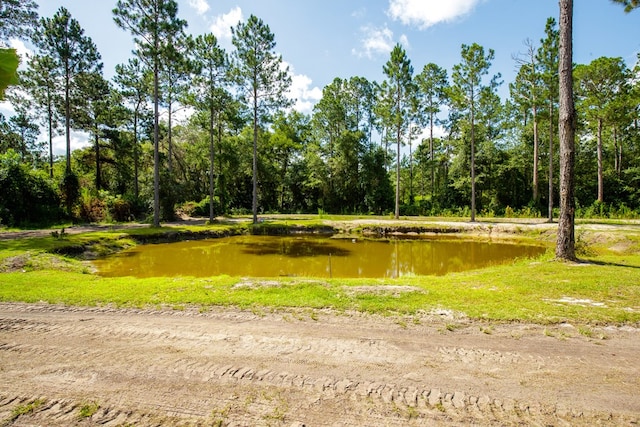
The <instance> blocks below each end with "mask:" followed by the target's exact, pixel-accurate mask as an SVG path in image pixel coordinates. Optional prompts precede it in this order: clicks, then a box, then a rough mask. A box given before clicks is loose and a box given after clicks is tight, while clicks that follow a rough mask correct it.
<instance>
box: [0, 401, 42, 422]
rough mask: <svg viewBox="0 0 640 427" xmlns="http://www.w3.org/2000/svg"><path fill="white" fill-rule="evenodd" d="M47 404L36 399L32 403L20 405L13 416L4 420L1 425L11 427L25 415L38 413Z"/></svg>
mask: <svg viewBox="0 0 640 427" xmlns="http://www.w3.org/2000/svg"><path fill="white" fill-rule="evenodd" d="M44 403H45V401H44V400H43V399H36V400H34V401H32V402H29V403H27V404H25V405H18V406H16V407H15V408H14V409H13V410H12V411H11V415H10V416H9V417H8V418H7V419H6V420H4V422H2V423H0V426H3V427H4V426H10V425H12V424H13V423H14V422H15V421H16V420H17V419H18V418H20V417H21V416H23V415H29V414H31V413H33V412H35V411H36V409H38V408H39V407H40V406H42V405H43V404H44Z"/></svg>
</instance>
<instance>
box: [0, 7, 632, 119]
mask: <svg viewBox="0 0 640 427" xmlns="http://www.w3.org/2000/svg"><path fill="white" fill-rule="evenodd" d="M36 2H37V3H38V4H39V6H40V9H39V13H40V15H41V16H47V17H50V16H52V15H53V14H54V13H55V11H56V10H57V9H58V8H59V7H60V6H64V7H66V8H67V9H68V10H69V11H70V12H71V15H72V16H73V17H74V18H75V19H77V20H78V21H79V22H80V25H81V26H82V27H83V28H84V29H85V32H86V34H87V35H88V36H90V37H91V38H92V39H93V41H94V42H95V43H96V45H97V47H98V50H99V51H100V53H101V54H102V59H103V62H104V66H105V68H104V70H105V74H106V76H107V77H111V76H112V75H113V72H114V67H115V65H116V64H119V63H124V62H126V61H127V60H128V58H129V57H131V50H132V48H133V43H132V39H131V36H130V35H129V34H128V33H126V32H125V31H123V30H121V29H119V28H117V27H116V26H115V24H114V23H113V18H112V16H113V15H112V13H111V10H112V9H113V8H114V7H115V5H116V0H94V1H87V0H36ZM178 4H179V16H180V17H181V18H183V19H186V20H187V21H188V23H189V27H188V29H187V31H188V32H190V33H192V34H196V35H197V34H203V33H207V32H213V33H214V34H216V36H218V39H219V41H220V44H221V45H222V46H223V47H225V48H226V49H227V50H228V51H230V50H231V42H230V31H229V27H230V26H233V25H235V24H236V23H237V22H238V21H239V20H246V19H247V18H248V17H249V16H250V15H252V14H253V15H256V16H257V17H258V18H260V19H262V20H263V21H264V22H265V23H266V24H267V25H269V27H270V29H271V31H272V33H274V35H275V40H276V50H277V51H278V52H279V53H280V54H282V56H283V59H284V60H285V61H286V62H287V63H288V64H289V65H290V67H291V70H292V74H293V75H294V90H293V95H294V96H295V97H296V98H297V99H298V104H297V107H298V109H300V110H302V111H305V112H310V109H311V108H312V106H313V104H314V103H315V102H316V101H317V100H318V99H319V97H320V96H321V91H322V88H323V87H324V86H325V85H327V84H329V83H331V81H332V80H333V79H334V78H335V77H341V78H349V77H352V76H363V77H366V78H367V79H369V80H377V81H382V80H383V79H384V75H383V73H382V67H383V65H384V64H385V63H386V61H387V60H388V59H389V53H390V50H391V48H392V47H393V46H394V45H395V44H396V43H401V44H402V45H403V46H404V47H405V49H406V50H407V54H408V56H409V58H410V59H411V61H412V65H413V67H414V70H415V72H416V73H417V72H419V71H420V70H421V69H422V67H423V66H424V65H425V64H427V63H429V62H434V63H436V64H438V65H440V66H441V67H443V68H445V69H447V71H448V72H449V73H450V72H451V68H452V66H453V65H454V64H457V63H459V62H460V48H461V45H462V44H472V43H478V44H480V45H482V46H483V47H484V48H485V50H488V49H494V50H495V60H494V62H493V66H492V68H491V70H490V73H491V74H492V75H493V74H497V73H501V74H502V80H504V84H503V86H502V88H501V89H500V94H501V96H503V97H506V96H507V95H508V84H509V83H510V82H512V81H513V78H514V77H515V74H516V64H515V61H514V60H513V56H514V55H517V54H518V53H519V52H522V53H524V52H525V50H526V47H525V45H524V41H525V40H526V39H530V40H531V41H532V42H533V43H534V45H538V44H539V40H540V39H541V38H542V37H543V36H544V26H545V22H546V20H547V18H548V17H555V18H556V20H557V19H558V18H557V17H558V2H557V0H530V1H524V0H178ZM18 46H19V44H18ZM25 48H26V49H29V48H30V46H29V45H27V46H25ZM639 51H640V10H636V11H634V12H632V13H630V14H625V13H624V11H623V9H622V7H621V6H619V5H616V4H613V3H612V2H611V1H609V0H580V1H576V2H575V4H574V62H577V63H589V62H591V61H592V60H594V59H596V58H599V57H601V56H609V57H622V58H623V59H624V60H625V62H626V63H627V65H628V66H629V67H633V65H634V64H635V63H636V60H637V57H636V55H637V53H638V52H639ZM6 110H7V106H6V105H4V106H0V111H6Z"/></svg>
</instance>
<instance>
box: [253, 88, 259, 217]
mask: <svg viewBox="0 0 640 427" xmlns="http://www.w3.org/2000/svg"><path fill="white" fill-rule="evenodd" d="M257 97H258V91H257V89H255V88H254V91H253V193H252V194H253V196H252V211H253V223H254V224H257V223H258V98H257Z"/></svg>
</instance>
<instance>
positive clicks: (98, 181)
mask: <svg viewBox="0 0 640 427" xmlns="http://www.w3.org/2000/svg"><path fill="white" fill-rule="evenodd" d="M94 137H95V144H96V190H97V191H100V190H101V189H102V178H101V176H100V175H102V172H101V171H100V138H99V137H98V130H97V126H96V134H95V136H94Z"/></svg>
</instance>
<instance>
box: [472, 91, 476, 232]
mask: <svg viewBox="0 0 640 427" xmlns="http://www.w3.org/2000/svg"><path fill="white" fill-rule="evenodd" d="M473 96H474V93H473V88H472V89H471V222H475V221H476V141H475V139H476V138H475V129H474V128H475V111H474V105H473Z"/></svg>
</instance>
